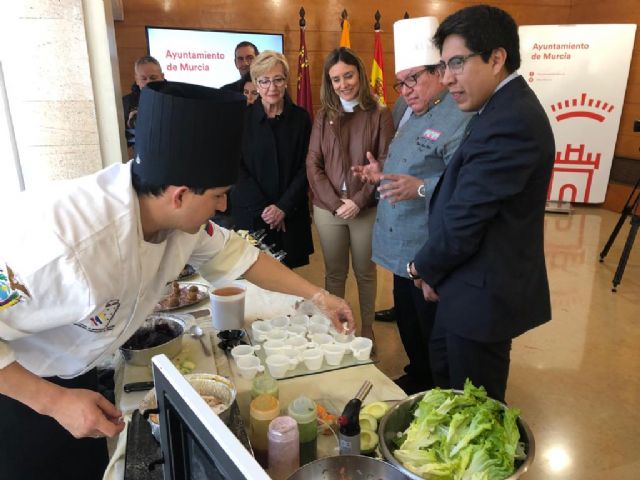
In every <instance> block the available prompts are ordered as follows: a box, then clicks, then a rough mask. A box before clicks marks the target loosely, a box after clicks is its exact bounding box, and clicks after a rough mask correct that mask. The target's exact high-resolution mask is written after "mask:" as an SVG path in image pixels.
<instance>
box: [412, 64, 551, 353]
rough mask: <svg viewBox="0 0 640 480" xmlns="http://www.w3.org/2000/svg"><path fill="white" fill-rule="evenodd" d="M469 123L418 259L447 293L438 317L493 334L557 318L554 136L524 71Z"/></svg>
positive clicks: (460, 329)
mask: <svg viewBox="0 0 640 480" xmlns="http://www.w3.org/2000/svg"><path fill="white" fill-rule="evenodd" d="M470 125H471V127H470V133H469V134H468V136H467V138H466V139H464V140H463V142H462V143H461V145H460V147H459V148H458V150H457V151H456V153H455V154H454V156H453V158H452V159H451V162H450V163H449V165H448V167H447V169H446V170H445V173H444V174H443V176H442V178H441V179H440V183H439V184H438V186H437V187H436V191H435V193H434V195H433V197H432V199H431V205H430V212H431V213H430V217H429V239H428V241H427V242H426V243H425V244H424V246H423V247H422V248H421V249H420V251H419V252H418V254H417V255H416V257H415V266H416V269H417V271H418V273H419V274H420V276H421V277H422V278H423V279H424V281H425V282H427V283H428V284H429V285H431V286H432V287H434V288H435V289H436V291H437V292H438V294H439V295H440V302H439V304H438V312H437V321H442V322H443V324H444V325H446V327H447V328H448V329H449V330H450V331H452V332H454V333H456V334H458V335H460V336H462V337H465V338H470V339H473V340H477V341H484V342H494V341H501V340H507V339H509V338H514V337H516V336H518V335H520V334H521V333H523V332H525V331H527V330H529V329H531V328H533V327H535V326H538V325H540V324H542V323H544V322H547V321H548V320H550V318H551V305H550V299H549V285H548V281H547V271H546V267H545V260H544V241H543V231H544V211H545V202H546V198H547V189H548V186H549V180H550V177H551V170H552V168H553V162H554V153H555V144H554V139H553V132H552V131H551V126H550V124H549V120H548V118H547V115H546V114H545V112H544V109H543V108H542V106H541V105H540V102H539V101H538V99H537V97H536V95H535V93H534V92H533V91H532V90H531V89H530V88H529V86H528V85H527V84H526V82H525V80H524V79H523V78H522V77H516V78H515V79H513V80H511V81H510V82H509V83H507V84H506V85H505V86H503V87H502V88H501V89H500V90H498V91H497V92H496V93H495V94H494V95H493V96H492V97H491V99H490V100H489V102H488V103H487V105H486V107H485V109H484V110H483V112H482V113H481V114H480V115H479V116H478V117H477V118H474V119H472V120H471V123H470Z"/></svg>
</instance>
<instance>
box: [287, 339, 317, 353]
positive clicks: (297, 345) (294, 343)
mask: <svg viewBox="0 0 640 480" xmlns="http://www.w3.org/2000/svg"><path fill="white" fill-rule="evenodd" d="M284 344H285V345H287V346H288V347H291V348H293V349H294V350H297V351H298V352H302V351H303V350H306V349H307V348H309V347H310V346H311V344H310V343H309V342H308V341H307V339H306V338H305V337H297V336H293V337H289V338H287V339H286V340H284Z"/></svg>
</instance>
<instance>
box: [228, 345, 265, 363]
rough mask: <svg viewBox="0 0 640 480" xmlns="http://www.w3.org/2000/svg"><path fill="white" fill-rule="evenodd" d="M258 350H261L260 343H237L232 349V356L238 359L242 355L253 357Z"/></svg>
mask: <svg viewBox="0 0 640 480" xmlns="http://www.w3.org/2000/svg"><path fill="white" fill-rule="evenodd" d="M256 350H260V345H255V346H253V345H237V346H235V347H233V348H232V349H231V356H232V357H233V359H234V360H236V361H238V358H240V357H253V356H254V353H255V351H256Z"/></svg>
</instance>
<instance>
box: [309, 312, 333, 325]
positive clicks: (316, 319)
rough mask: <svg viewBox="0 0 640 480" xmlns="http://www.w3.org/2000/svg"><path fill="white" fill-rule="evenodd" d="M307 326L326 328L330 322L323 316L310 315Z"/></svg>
mask: <svg viewBox="0 0 640 480" xmlns="http://www.w3.org/2000/svg"><path fill="white" fill-rule="evenodd" d="M309 325H326V326H327V328H328V327H329V326H330V325H331V320H329V319H328V318H327V317H325V316H324V315H319V314H316V315H311V317H310V318H309Z"/></svg>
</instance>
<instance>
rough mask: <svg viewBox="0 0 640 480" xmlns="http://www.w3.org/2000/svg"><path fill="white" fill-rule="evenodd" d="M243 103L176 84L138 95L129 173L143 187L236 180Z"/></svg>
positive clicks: (219, 183) (200, 185)
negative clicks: (141, 182) (133, 174)
mask: <svg viewBox="0 0 640 480" xmlns="http://www.w3.org/2000/svg"><path fill="white" fill-rule="evenodd" d="M245 109H246V99H245V98H244V96H243V95H240V94H238V93H235V92H229V91H223V90H218V89H215V88H208V87H203V86H200V85H191V84H188V83H179V82H164V81H163V82H152V83H148V84H147V86H146V87H145V88H143V89H142V92H141V94H140V104H139V106H138V119H137V122H136V145H135V150H136V157H135V159H134V161H133V167H132V169H133V172H134V173H135V174H136V175H138V176H139V177H140V179H141V180H142V181H144V182H145V183H148V184H151V185H156V186H164V185H179V186H182V185H185V186H187V187H191V188H213V187H226V186H228V185H232V184H233V183H235V181H236V179H237V177H238V165H239V162H240V150H241V148H242V130H243V128H242V127H243V120H244V110H245Z"/></svg>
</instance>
